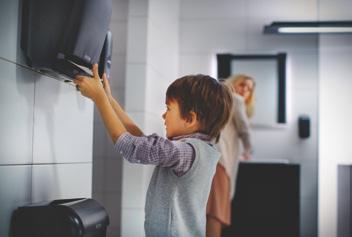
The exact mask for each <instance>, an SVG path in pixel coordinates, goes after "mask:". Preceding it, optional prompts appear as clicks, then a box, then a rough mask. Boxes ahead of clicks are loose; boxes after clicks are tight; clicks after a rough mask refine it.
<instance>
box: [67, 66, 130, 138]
mask: <svg viewBox="0 0 352 237" xmlns="http://www.w3.org/2000/svg"><path fill="white" fill-rule="evenodd" d="M92 72H93V76H94V77H93V78H88V77H85V76H76V78H75V80H74V81H73V82H74V83H75V84H76V85H77V86H78V87H79V89H80V91H81V93H82V95H83V96H86V97H88V98H90V99H92V100H93V102H94V103H95V105H96V106H97V108H98V110H99V112H100V115H101V117H102V119H103V121H104V125H105V127H106V129H107V130H108V132H109V135H110V137H111V139H112V141H113V142H114V143H115V142H116V141H117V139H118V138H119V137H120V135H121V134H122V133H124V132H126V131H127V130H126V128H125V126H124V125H123V123H122V121H121V120H120V118H119V117H118V116H117V114H116V113H115V111H114V109H113V107H112V105H111V104H110V101H109V98H108V96H107V95H106V93H105V91H104V88H103V85H102V84H101V82H100V78H99V74H98V65H97V64H95V65H93V68H92Z"/></svg>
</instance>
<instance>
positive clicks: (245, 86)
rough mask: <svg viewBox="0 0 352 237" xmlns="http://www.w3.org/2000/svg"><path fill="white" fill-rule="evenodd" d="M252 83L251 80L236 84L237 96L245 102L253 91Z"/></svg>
mask: <svg viewBox="0 0 352 237" xmlns="http://www.w3.org/2000/svg"><path fill="white" fill-rule="evenodd" d="M253 87H254V84H253V81H252V80H243V81H241V82H240V83H238V84H237V85H236V87H235V91H236V93H237V94H239V95H241V96H242V97H243V98H244V100H247V99H248V98H249V97H250V96H251V93H252V91H253Z"/></svg>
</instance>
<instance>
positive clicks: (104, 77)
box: [103, 72, 108, 81]
mask: <svg viewBox="0 0 352 237" xmlns="http://www.w3.org/2000/svg"><path fill="white" fill-rule="evenodd" d="M103 80H104V81H105V80H108V78H107V77H106V73H105V72H104V74H103Z"/></svg>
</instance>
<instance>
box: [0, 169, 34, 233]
mask: <svg viewBox="0 0 352 237" xmlns="http://www.w3.org/2000/svg"><path fill="white" fill-rule="evenodd" d="M0 190H1V191H0V213H1V214H0V216H1V217H0V218H1V221H0V236H4V237H6V236H9V230H10V221H11V216H12V212H13V211H14V210H15V209H16V208H17V207H19V206H24V205H26V204H28V203H30V202H31V166H29V165H23V166H22V165H21V166H20V165H17V166H0Z"/></svg>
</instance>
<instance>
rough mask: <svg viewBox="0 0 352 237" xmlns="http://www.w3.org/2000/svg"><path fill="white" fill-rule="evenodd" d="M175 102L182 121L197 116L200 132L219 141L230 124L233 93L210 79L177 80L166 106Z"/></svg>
mask: <svg viewBox="0 0 352 237" xmlns="http://www.w3.org/2000/svg"><path fill="white" fill-rule="evenodd" d="M172 100H175V101H176V102H177V103H178V105H179V107H180V112H181V117H182V118H183V119H191V114H190V112H192V111H193V112H194V113H195V114H196V115H197V120H198V122H199V124H200V129H199V131H198V132H201V133H204V134H207V135H209V136H210V137H211V138H216V139H218V137H219V134H220V131H221V129H222V128H223V127H224V126H225V124H226V123H227V120H228V119H229V117H230V111H231V108H232V96H231V92H230V90H229V89H228V88H227V87H226V86H224V85H222V84H221V83H219V82H218V81H217V80H215V79H214V78H212V77H210V76H207V75H202V74H198V75H188V76H184V77H181V78H179V79H176V80H175V81H174V82H173V83H171V85H170V86H169V87H168V89H167V91H166V102H169V101H172Z"/></svg>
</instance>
